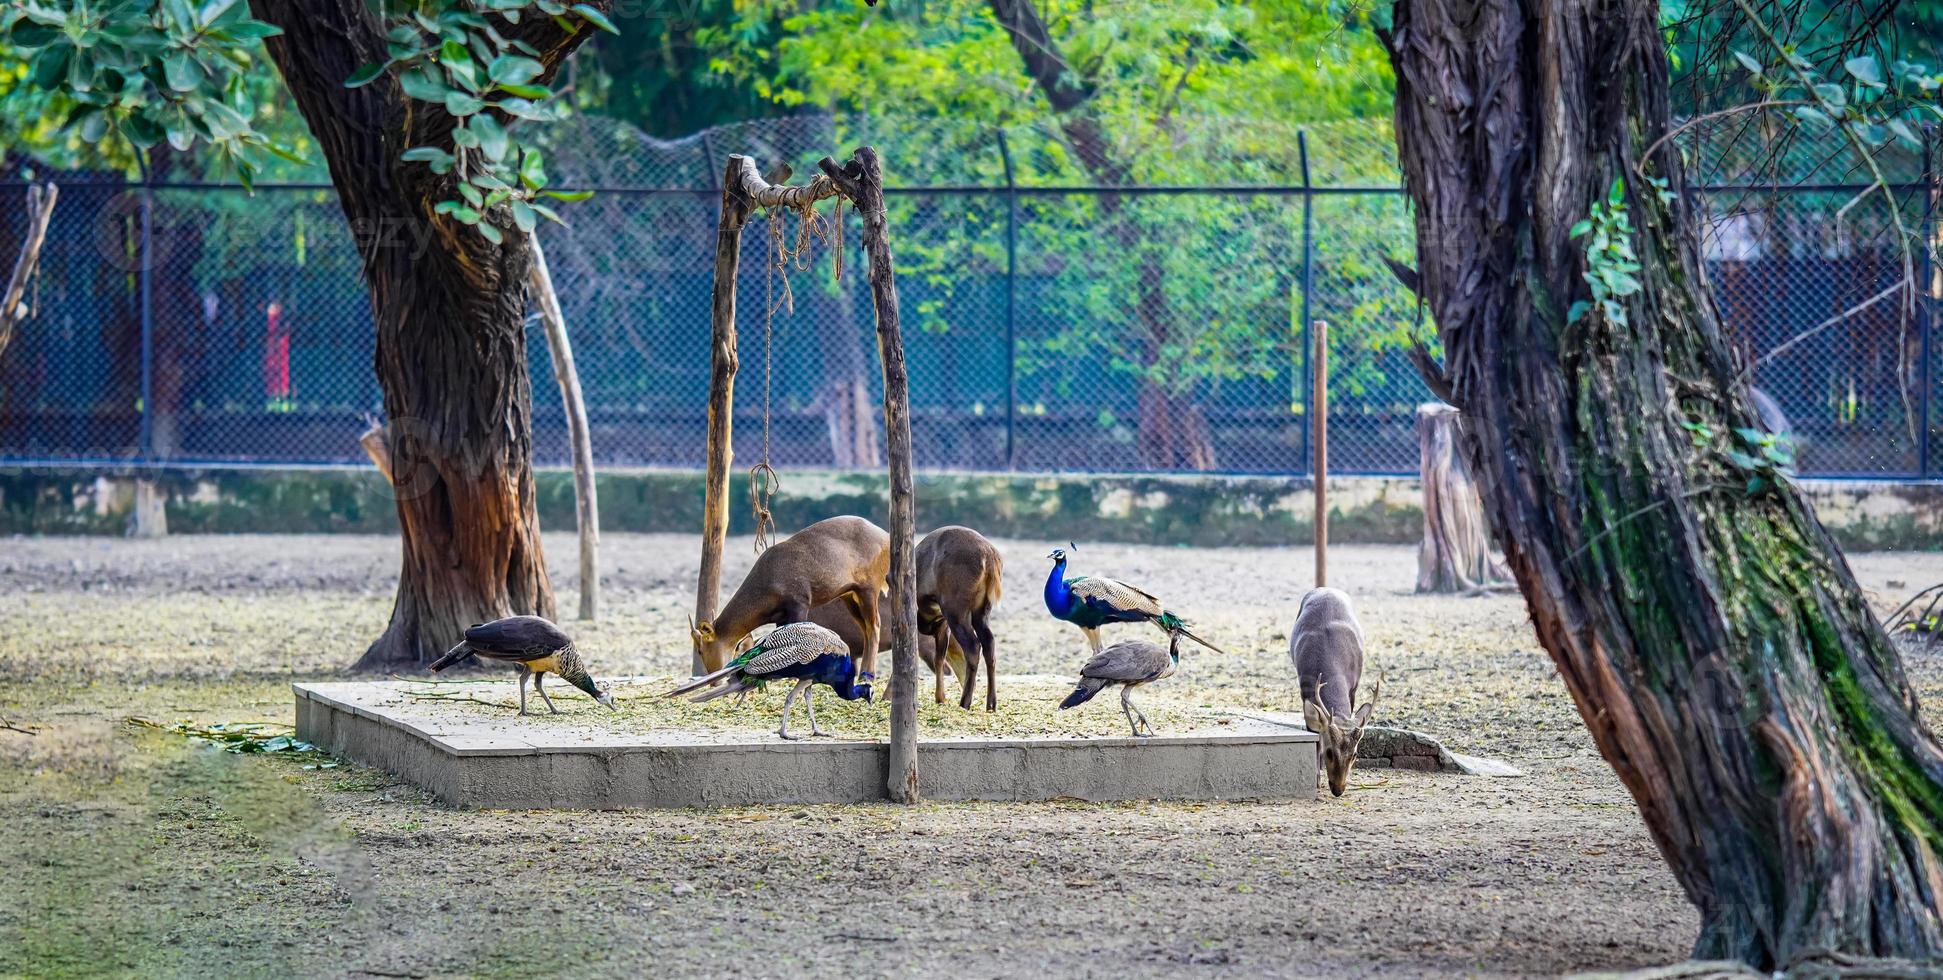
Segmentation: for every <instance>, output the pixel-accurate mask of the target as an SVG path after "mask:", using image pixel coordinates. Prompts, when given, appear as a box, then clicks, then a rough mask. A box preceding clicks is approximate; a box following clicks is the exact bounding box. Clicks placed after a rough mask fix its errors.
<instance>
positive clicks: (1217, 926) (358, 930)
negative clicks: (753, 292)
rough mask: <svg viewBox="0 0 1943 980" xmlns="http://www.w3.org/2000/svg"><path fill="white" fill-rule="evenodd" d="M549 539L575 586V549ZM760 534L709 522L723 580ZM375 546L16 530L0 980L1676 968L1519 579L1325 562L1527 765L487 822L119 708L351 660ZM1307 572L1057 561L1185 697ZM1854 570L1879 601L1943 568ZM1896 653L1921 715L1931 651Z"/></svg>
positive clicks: (1678, 948) (1015, 639)
mask: <svg viewBox="0 0 1943 980" xmlns="http://www.w3.org/2000/svg"><path fill="white" fill-rule="evenodd" d="M603 545H604V553H605V555H606V557H607V561H608V563H609V565H610V567H611V568H612V569H613V571H612V573H611V575H610V576H609V578H608V580H607V583H606V590H605V602H606V605H605V610H606V612H605V618H603V619H602V620H601V621H600V622H598V623H593V624H570V625H571V627H572V629H573V631H574V632H575V633H576V634H577V635H578V637H579V638H580V641H581V646H582V648H583V649H584V650H585V651H586V652H587V654H588V656H589V658H590V660H591V661H592V664H593V666H594V668H595V670H596V672H597V673H600V674H614V675H621V674H673V673H675V672H676V671H678V670H680V669H681V668H682V667H683V665H684V664H685V663H686V661H687V657H688V643H687V639H686V630H685V615H686V608H685V607H686V604H687V603H688V602H689V601H690V597H691V594H692V583H693V578H694V574H695V565H696V552H697V543H696V540H695V539H694V538H691V537H685V536H676V535H609V536H607V537H606V538H605V539H604V541H603ZM1000 546H1001V548H1002V550H1003V551H1004V553H1005V557H1006V562H1007V566H1006V576H1005V585H1006V590H1007V598H1006V601H1005V603H1004V606H1003V607H1002V610H1001V612H1000V614H999V616H998V617H997V620H996V621H995V623H994V626H995V630H996V632H997V635H998V643H999V654H998V656H999V663H1000V669H1001V671H1003V672H1004V673H1006V674H1066V673H1069V672H1071V671H1072V670H1073V669H1074V668H1075V667H1076V665H1077V664H1078V663H1079V661H1080V660H1081V659H1083V653H1084V645H1083V640H1082V639H1081V637H1080V634H1079V633H1078V631H1077V630H1074V629H1073V628H1071V627H1069V626H1064V625H1063V624H1058V623H1055V622H1053V621H1052V620H1051V619H1050V618H1049V617H1047V616H1046V615H1045V611H1044V608H1043V605H1042V604H1041V603H1040V600H1039V589H1040V585H1041V583H1042V582H1043V577H1044V575H1045V572H1046V570H1047V567H1048V565H1047V562H1046V561H1045V560H1044V559H1043V558H1042V557H1041V556H1042V555H1043V554H1044V553H1045V551H1046V550H1047V549H1048V547H1049V545H1048V544H1047V543H1045V542H1000ZM547 549H548V553H549V554H550V555H553V556H554V558H555V565H556V568H555V581H556V583H557V585H558V588H559V607H560V608H561V609H562V610H572V609H573V608H575V603H576V601H577V597H576V593H575V590H576V583H575V582H574V580H573V577H572V574H571V570H570V566H571V564H572V563H571V561H570V560H567V559H566V558H563V556H571V555H572V554H573V545H572V542H571V539H570V538H566V537H554V536H550V537H549V538H548V540H547ZM750 553H751V551H750V547H749V542H748V541H746V540H739V541H735V542H732V543H731V546H730V549H729V554H730V557H731V566H730V568H729V569H728V570H727V581H728V582H729V583H731V584H733V583H734V582H736V581H738V580H739V578H740V576H741V574H742V572H743V570H744V569H745V568H746V566H747V562H748V561H749V558H750ZM396 554H397V545H396V542H395V541H394V540H393V539H390V538H375V537H191V538H176V539H169V540H163V541H158V542H127V541H119V540H101V539H10V540H4V541H0V716H4V718H5V720H6V721H8V722H11V723H12V724H13V725H15V726H18V727H21V728H29V729H36V730H37V733H36V734H33V735H27V734H21V733H19V732H15V731H5V730H0V822H3V823H4V825H5V826H6V827H8V828H9V831H10V832H9V835H8V841H7V843H6V844H5V845H4V846H0V882H3V883H4V888H3V889H0V891H4V893H5V895H6V899H5V900H4V901H0V975H5V976H14V975H22V976H36V977H40V976H69V975H100V974H117V975H141V976H206V975H223V976H268V975H290V974H298V975H305V976H385V977H432V976H449V975H481V976H508V977H511V976H541V975H550V974H556V973H570V974H576V975H614V976H622V975H640V974H649V975H655V976H693V975H710V976H736V977H741V976H748V977H772V976H792V977H794V976H831V977H853V976H945V975H949V976H954V977H985V976H991V977H1012V976H1026V975H1035V976H1039V977H1054V976H1058V977H1065V976H1073V977H1093V976H1115V977H1128V976H1142V977H1144V976H1208V977H1223V976H1290V977H1295V976H1302V977H1345V976H1379V975H1380V976H1547V975H1557V974H1560V973H1566V972H1572V971H1578V970H1587V969H1605V968H1625V967H1634V966H1643V965H1649V964H1655V963H1662V962H1667V961H1672V960H1678V959H1680V958H1682V957H1683V956H1684V955H1685V953H1686V950H1687V947H1688V944H1689V943H1690V942H1691V940H1692V937H1693V934H1694V931H1695V928H1696V921H1695V917H1694V914H1693V912H1692V910H1691V909H1690V908H1689V907H1688V906H1687V904H1686V902H1685V900H1684V899H1683V898H1682V896H1681V894H1680V891H1679V888H1678V886H1677V885H1676V883H1675V882H1674V880H1673V878H1672V877H1671V875H1670V874H1669V873H1668V872H1667V871H1666V869H1665V867H1664V865H1663V864H1662V863H1661V861H1660V858H1659V855H1658V853H1657V852H1656V851H1655V850H1654V848H1653V845H1652V843H1651V841H1650V840H1649V839H1648V838H1647V836H1646V834H1645V832H1644V830H1643V828H1642V827H1641V825H1640V822H1639V818H1638V816H1637V813H1636V811H1635V810H1634V808H1633V805H1632V802H1631V800H1630V798H1629V797H1628V796H1627V795H1626V793H1625V792H1624V790H1623V789H1622V788H1621V787H1620V785H1619V783H1618V782H1617V780H1616V779H1615V778H1614V777H1613V775H1612V774H1611V772H1610V771H1609V770H1608V769H1607V768H1606V766H1605V765H1604V764H1603V762H1601V760H1600V759H1599V757H1598V756H1597V754H1596V753H1594V751H1593V750H1592V747H1591V743H1590V741H1589V739H1588V737H1587V736H1586V734H1585V731H1584V729H1583V728H1582V727H1581V725H1580V723H1579V720H1578V717H1577V715H1576V713H1575V712H1574V711H1573V709H1572V706H1571V704H1570V703H1569V701H1568V700H1567V698H1566V697H1565V694H1564V691H1563V689H1562V687H1561V685H1560V684H1559V682H1558V680H1557V678H1556V677H1555V675H1554V673H1553V671H1552V668H1551V665H1550V662H1549V661H1548V660H1547V659H1546V658H1545V656H1544V655H1543V654H1542V653H1541V652H1540V651H1538V649H1537V647H1536V644H1535V642H1534V641H1533V638H1532V636H1531V632H1530V630H1529V628H1528V626H1527V622H1526V617H1525V613H1524V608H1523V604H1522V601H1521V600H1519V599H1518V598H1517V597H1516V596H1515V595H1514V596H1508V597H1490V598H1469V599H1457V598H1419V597H1417V596H1414V595H1411V594H1410V593H1409V589H1410V587H1411V585H1412V582H1413V580H1414V571H1415V564H1414V562H1415V559H1414V554H1413V552H1412V550H1411V549H1409V548H1403V547H1356V546H1348V547H1339V548H1337V549H1336V550H1335V551H1334V552H1333V553H1332V556H1331V565H1330V567H1331V574H1332V577H1333V578H1334V579H1335V580H1336V584H1339V585H1341V586H1343V587H1344V588H1346V589H1348V590H1349V591H1350V592H1351V593H1352V594H1353V595H1354V596H1355V598H1356V600H1357V602H1358V604H1359V610H1360V613H1361V616H1362V619H1363V622H1364V624H1365V627H1366V629H1367V631H1368V633H1369V636H1370V640H1371V650H1370V657H1371V664H1372V667H1373V668H1374V669H1375V670H1376V671H1378V672H1380V673H1381V674H1382V676H1383V678H1384V688H1383V698H1382V702H1381V704H1380V705H1379V707H1378V711H1377V714H1378V717H1379V719H1380V720H1381V721H1383V722H1386V723H1389V724H1397V725H1404V726H1408V727H1412V728H1419V729H1423V730H1425V731H1429V732H1431V733H1434V734H1436V735H1438V736H1440V737H1442V738H1443V739H1444V740H1445V741H1446V742H1447V743H1448V744H1449V745H1451V747H1452V748H1454V749H1456V750H1458V751H1462V752H1468V753H1472V754H1480V755H1487V756H1496V757H1500V758H1503V759H1506V760H1508V761H1510V762H1511V763H1513V764H1514V765H1517V766H1519V767H1521V768H1523V769H1524V770H1526V771H1527V773H1528V775H1527V776H1526V777H1525V778H1522V779H1483V778H1474V777H1460V776H1449V775H1431V774H1418V773H1410V772H1399V771H1391V770H1379V769H1372V770H1367V771H1359V772H1358V773H1357V774H1356V775H1355V776H1354V777H1353V778H1352V789H1351V791H1350V792H1349V794H1348V795H1347V796H1345V797H1343V798H1342V799H1340V800H1338V799H1332V798H1329V797H1328V796H1327V795H1326V794H1324V796H1323V798H1322V799H1320V800H1318V801H1317V802H1313V803H1308V802H1303V803H1285V802H1238V803H1223V804H1164V803H1136V804H1124V805H1103V804H1085V803H1077V802H1071V803H1056V804H970V805H967V804H950V805H944V804H924V805H919V806H916V807H911V808H897V807H892V806H889V805H882V806H828V807H785V808H758V809H748V810H731V811H677V812H648V811H630V812H601V813H569V812H552V811H536V812H500V811H489V812H471V811H458V810H453V809H450V808H447V807H445V806H442V805H439V804H437V803H436V802H433V801H431V800H429V799H427V798H425V797H424V796H422V795H421V794H420V793H419V792H417V791H416V790H414V789H412V788H411V787H409V786H406V785H402V784H399V783H397V782H395V781H394V780H392V779H391V778H390V777H388V776H387V775H386V774H385V773H383V772H380V771H377V770H371V769H366V768H363V767H359V766H354V765H348V764H347V765H340V766H336V767H334V768H305V765H316V763H315V762H303V761H301V760H292V759H286V758H280V757H266V756H242V755H235V754H230V753H225V752H222V751H219V750H216V749H213V748H210V747H207V746H199V745H195V744H193V743H191V742H189V741H187V740H185V739H183V738H181V737H179V736H176V735H171V734H168V733H165V732H159V731H155V730H153V729H146V728H142V727H139V726H133V725H130V724H128V723H127V721H126V720H127V719H128V718H131V717H141V718H148V719H154V720H156V721H160V722H163V723H172V722H178V721H186V722H192V723H196V724H203V725H206V724H211V723H216V722H243V721H268V722H287V721H289V719H290V714H291V702H290V696H289V691H288V684H289V682H290V681H292V680H297V679H307V678H323V677H329V676H333V675H335V673H336V672H337V670H338V669H339V668H340V667H341V666H342V665H344V664H348V663H350V662H351V661H352V660H353V659H355V658H356V656H357V654H358V653H359V652H360V651H361V649H362V645H363V644H364V643H365V642H367V641H368V640H369V639H370V638H371V637H373V636H375V635H376V634H377V633H378V631H379V630H380V629H381V627H382V626H383V624H384V621H385V617H386V615H387V613H388V612H389V608H390V602H391V593H392V590H393V587H394V583H395V574H396V572H395V562H396ZM1309 560H1310V559H1309V555H1308V552H1307V551H1306V550H1289V551H1279V550H1270V549H1193V550H1190V549H1176V548H1158V547H1133V546H1098V547H1095V546H1092V545H1087V544H1085V543H1084V542H1082V543H1081V547H1080V549H1079V550H1078V551H1076V552H1075V554H1074V563H1075V567H1074V571H1075V572H1076V573H1082V574H1083V573H1103V574H1112V575H1115V576H1117V577H1121V578H1125V579H1127V580H1130V581H1133V582H1136V583H1140V584H1143V585H1145V586H1147V587H1149V588H1150V589H1152V590H1153V591H1155V592H1157V593H1158V594H1160V595H1161V596H1162V597H1163V598H1164V599H1165V600H1166V601H1167V603H1168V605H1169V607H1170V608H1173V609H1175V610H1176V611H1178V612H1180V613H1182V614H1183V615H1185V616H1187V617H1188V618H1190V619H1191V620H1193V621H1195V622H1196V623H1197V625H1198V626H1199V627H1201V629H1200V630H1199V631H1200V632H1202V633H1203V634H1204V635H1207V636H1209V637H1210V638H1211V639H1213V640H1215V641H1216V642H1217V643H1220V644H1221V645H1223V646H1224V647H1226V648H1227V649H1228V650H1229V651H1230V653H1231V654H1232V656H1227V657H1219V656H1216V655H1213V654H1207V653H1194V654H1190V655H1184V656H1183V658H1182V664H1181V671H1180V674H1179V675H1178V676H1177V677H1175V678H1172V679H1170V680H1168V681H1165V682H1163V683H1165V684H1167V685H1169V686H1170V693H1171V694H1172V695H1175V696H1178V697H1182V698H1186V699H1190V700H1193V699H1205V700H1207V701H1209V702H1211V703H1221V704H1230V705H1238V706H1247V707H1260V708H1269V709H1273V710H1284V711H1287V710H1295V709H1296V704H1295V695H1294V676H1293V673H1292V670H1291V668H1290V665H1289V662H1288V654H1287V643H1288V637H1287V630H1288V627H1289V623H1290V621H1291V620H1292V618H1293V616H1294V612H1295V607H1296V603H1297V599H1298V597H1299V595H1300V594H1301V592H1302V591H1303V588H1304V584H1305V583H1306V582H1307V580H1308V578H1309V572H1308V568H1309V565H1308V563H1309ZM1851 560H1852V564H1853V565H1854V567H1855V568H1856V570H1857V573H1858V574H1859V575H1860V577H1861V579H1862V581H1863V583H1864V585H1865V586H1867V587H1868V588H1870V589H1872V590H1875V591H1876V592H1877V593H1878V594H1879V595H1880V597H1881V599H1882V600H1883V601H1884V602H1885V603H1888V602H1889V601H1890V600H1891V599H1892V598H1895V597H1900V596H1901V595H1903V594H1906V593H1907V592H1908V591H1910V590H1912V589H1913V588H1915V587H1919V586H1920V585H1923V584H1928V583H1929V582H1930V581H1932V580H1934V579H1935V578H1936V577H1937V574H1936V573H1937V571H1938V569H1939V567H1943V563H1939V561H1938V558H1937V556H1936V555H1935V554H1908V553H1897V554H1890V553H1879V554H1862V555H1855V556H1852V558H1851ZM1122 629H1129V630H1131V629H1134V628H1133V627H1123V628H1122ZM1909 665H1910V670H1911V673H1912V675H1913V676H1914V677H1915V678H1916V680H1917V682H1918V685H1919V687H1920V688H1921V690H1922V692H1923V696H1924V699H1925V703H1926V705H1928V706H1929V708H1930V711H1931V719H1932V722H1933V723H1934V722H1935V720H1936V718H1937V714H1936V710H1937V707H1938V706H1939V705H1943V656H1939V655H1937V654H1933V653H1912V654H1911V655H1910V659H1909ZM506 693H507V694H508V695H509V696H510V694H511V684H510V683H508V689H507V691H506ZM1000 693H1001V695H1002V696H1003V695H1004V694H1005V687H1004V684H1003V682H1002V683H1001V692H1000ZM565 697H567V698H579V695H578V694H576V693H573V692H567V694H566V695H565ZM557 699H560V700H563V701H564V699H563V698H557ZM780 699H781V698H780V693H774V696H773V697H771V698H770V700H772V701H775V702H780ZM562 706H563V707H567V706H568V705H566V704H564V703H563V705H562ZM774 707H775V706H774V705H773V704H769V705H763V704H756V705H754V707H753V709H752V710H757V711H770V712H773V710H774ZM1095 709H1097V710H1099V711H1102V712H1110V713H1114V714H1117V712H1114V711H1113V706H1112V705H1089V706H1088V707H1087V709H1084V710H1095ZM507 723H508V724H509V725H510V724H517V723H518V722H516V721H515V720H513V719H510V718H509V719H508V722H507Z"/></svg>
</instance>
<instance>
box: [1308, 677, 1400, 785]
mask: <svg viewBox="0 0 1943 980" xmlns="http://www.w3.org/2000/svg"><path fill="white" fill-rule="evenodd" d="M1381 693H1383V684H1382V682H1380V681H1379V682H1378V683H1377V685H1376V689H1375V690H1374V691H1372V692H1371V693H1370V697H1369V700H1367V701H1365V702H1363V706H1362V707H1360V708H1357V709H1355V710H1354V711H1351V712H1350V713H1349V715H1347V716H1344V715H1332V714H1330V712H1329V710H1328V709H1327V708H1324V707H1323V706H1322V704H1321V703H1320V702H1319V701H1305V702H1303V703H1302V720H1303V721H1305V722H1307V723H1308V725H1309V730H1310V731H1312V732H1315V733H1316V735H1317V736H1318V737H1320V738H1321V743H1320V744H1319V745H1318V746H1317V754H1318V761H1320V762H1321V763H1322V772H1323V775H1325V776H1327V777H1328V778H1329V792H1330V793H1332V794H1334V795H1336V796H1341V795H1343V791H1344V790H1345V789H1348V788H1349V770H1350V769H1352V768H1354V767H1355V765H1356V750H1357V748H1358V747H1359V746H1361V745H1362V743H1363V726H1365V725H1367V724H1369V722H1370V714H1371V713H1372V712H1374V711H1375V710H1376V698H1377V696H1378V695H1379V694H1381Z"/></svg>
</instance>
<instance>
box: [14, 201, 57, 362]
mask: <svg viewBox="0 0 1943 980" xmlns="http://www.w3.org/2000/svg"><path fill="white" fill-rule="evenodd" d="M60 196H61V189H60V188H59V187H57V186H55V185H53V184H35V185H34V186H32V187H29V188H27V240H26V242H24V243H23V244H22V245H21V246H20V255H19V257H18V258H16V259H15V260H14V265H13V274H12V275H11V276H8V277H7V292H6V295H5V296H4V297H0V302H4V305H0V354H4V353H6V352H7V342H8V341H11V340H12V339H13V332H14V327H15V326H17V325H18V324H19V323H20V321H21V320H23V319H25V318H26V313H27V311H26V310H24V309H22V303H23V301H25V300H26V298H27V284H28V283H29V282H32V281H33V278H34V269H35V268H36V267H37V266H39V265H40V249H41V244H42V243H43V242H45V241H46V240H47V223H48V221H49V220H51V219H52V218H53V217H54V202H55V200H57V199H58V198H59V197H60Z"/></svg>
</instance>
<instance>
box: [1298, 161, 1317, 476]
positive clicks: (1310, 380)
mask: <svg viewBox="0 0 1943 980" xmlns="http://www.w3.org/2000/svg"><path fill="white" fill-rule="evenodd" d="M1295 148H1296V152H1297V153H1298V155H1299V156H1300V157H1301V160H1302V326H1303V329H1304V330H1305V331H1308V332H1309V333H1310V335H1311V336H1309V337H1304V338H1303V340H1305V341H1308V342H1307V343H1304V344H1303V345H1302V369H1303V370H1302V377H1303V383H1304V384H1306V385H1307V386H1308V391H1306V392H1304V393H1303V399H1302V400H1303V402H1304V403H1305V404H1306V405H1307V407H1308V410H1309V417H1310V418H1315V415H1316V387H1315V372H1314V371H1313V370H1312V369H1311V365H1312V364H1313V363H1314V362H1313V361H1312V360H1311V357H1312V355H1311V354H1310V349H1311V348H1312V347H1314V346H1315V345H1314V343H1313V335H1314V331H1313V330H1311V329H1310V327H1311V325H1312V324H1314V323H1315V320H1313V319H1312V318H1311V317H1310V309H1309V294H1310V293H1313V292H1314V291H1315V284H1316V280H1315V275H1316V242H1315V193H1314V190H1313V187H1312V185H1311V184H1310V183H1309V131H1308V130H1306V129H1298V130H1296V131H1295ZM1308 449H1309V452H1308V457H1309V459H1308V463H1309V472H1310V473H1312V474H1313V473H1319V472H1321V468H1320V467H1319V466H1318V465H1317V460H1316V441H1315V438H1314V437H1313V436H1312V437H1311V438H1310V439H1309V446H1308ZM1318 486H1320V484H1318Z"/></svg>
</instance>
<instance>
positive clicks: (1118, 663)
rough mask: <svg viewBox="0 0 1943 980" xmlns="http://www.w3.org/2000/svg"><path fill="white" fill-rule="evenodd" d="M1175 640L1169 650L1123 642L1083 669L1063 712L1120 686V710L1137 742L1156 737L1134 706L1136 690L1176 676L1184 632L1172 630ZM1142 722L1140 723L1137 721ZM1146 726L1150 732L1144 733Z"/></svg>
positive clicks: (1062, 706)
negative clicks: (1134, 692) (1141, 686)
mask: <svg viewBox="0 0 1943 980" xmlns="http://www.w3.org/2000/svg"><path fill="white" fill-rule="evenodd" d="M1168 632H1170V633H1171V634H1172V637H1171V638H1170V639H1169V640H1168V643H1167V649H1165V650H1162V649H1161V648H1160V644H1158V643H1155V642H1153V641H1152V640H1121V641H1120V642H1118V643H1115V644H1114V645H1112V646H1110V647H1107V648H1106V649H1105V650H1102V651H1100V652H1099V653H1096V654H1094V655H1093V659H1091V660H1088V661H1087V662H1086V666H1084V667H1081V668H1080V669H1079V685H1078V686H1077V687H1075V688H1073V693H1071V694H1068V695H1066V700H1064V701H1061V702H1059V710H1061V711H1064V710H1066V709H1067V708H1077V707H1079V706H1080V705H1082V704H1085V703H1086V702H1088V701H1091V700H1092V699H1093V695H1095V694H1098V693H1100V692H1101V691H1104V690H1106V689H1107V688H1109V687H1112V686H1113V685H1115V684H1118V685H1120V710H1121V711H1122V712H1125V713H1126V716H1127V727H1129V728H1132V729H1133V735H1134V737H1135V738H1148V737H1150V736H1152V735H1153V734H1154V726H1153V724H1152V723H1150V722H1148V721H1147V715H1146V714H1145V713H1144V712H1142V711H1141V710H1140V709H1139V708H1136V707H1134V704H1133V689H1134V688H1136V687H1139V686H1140V685H1142V684H1149V683H1152V682H1154V681H1157V680H1160V679H1161V678H1163V677H1166V676H1167V675H1169V674H1172V673H1173V672H1174V667H1175V666H1176V665H1177V664H1179V663H1180V662H1181V633H1182V631H1181V630H1178V629H1175V630H1169V631H1168ZM1135 718H1138V719H1139V721H1135V720H1134V719H1135ZM1142 726H1145V727H1146V729H1147V730H1146V731H1145V732H1142V731H1141V730H1140V729H1141V727H1142Z"/></svg>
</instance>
